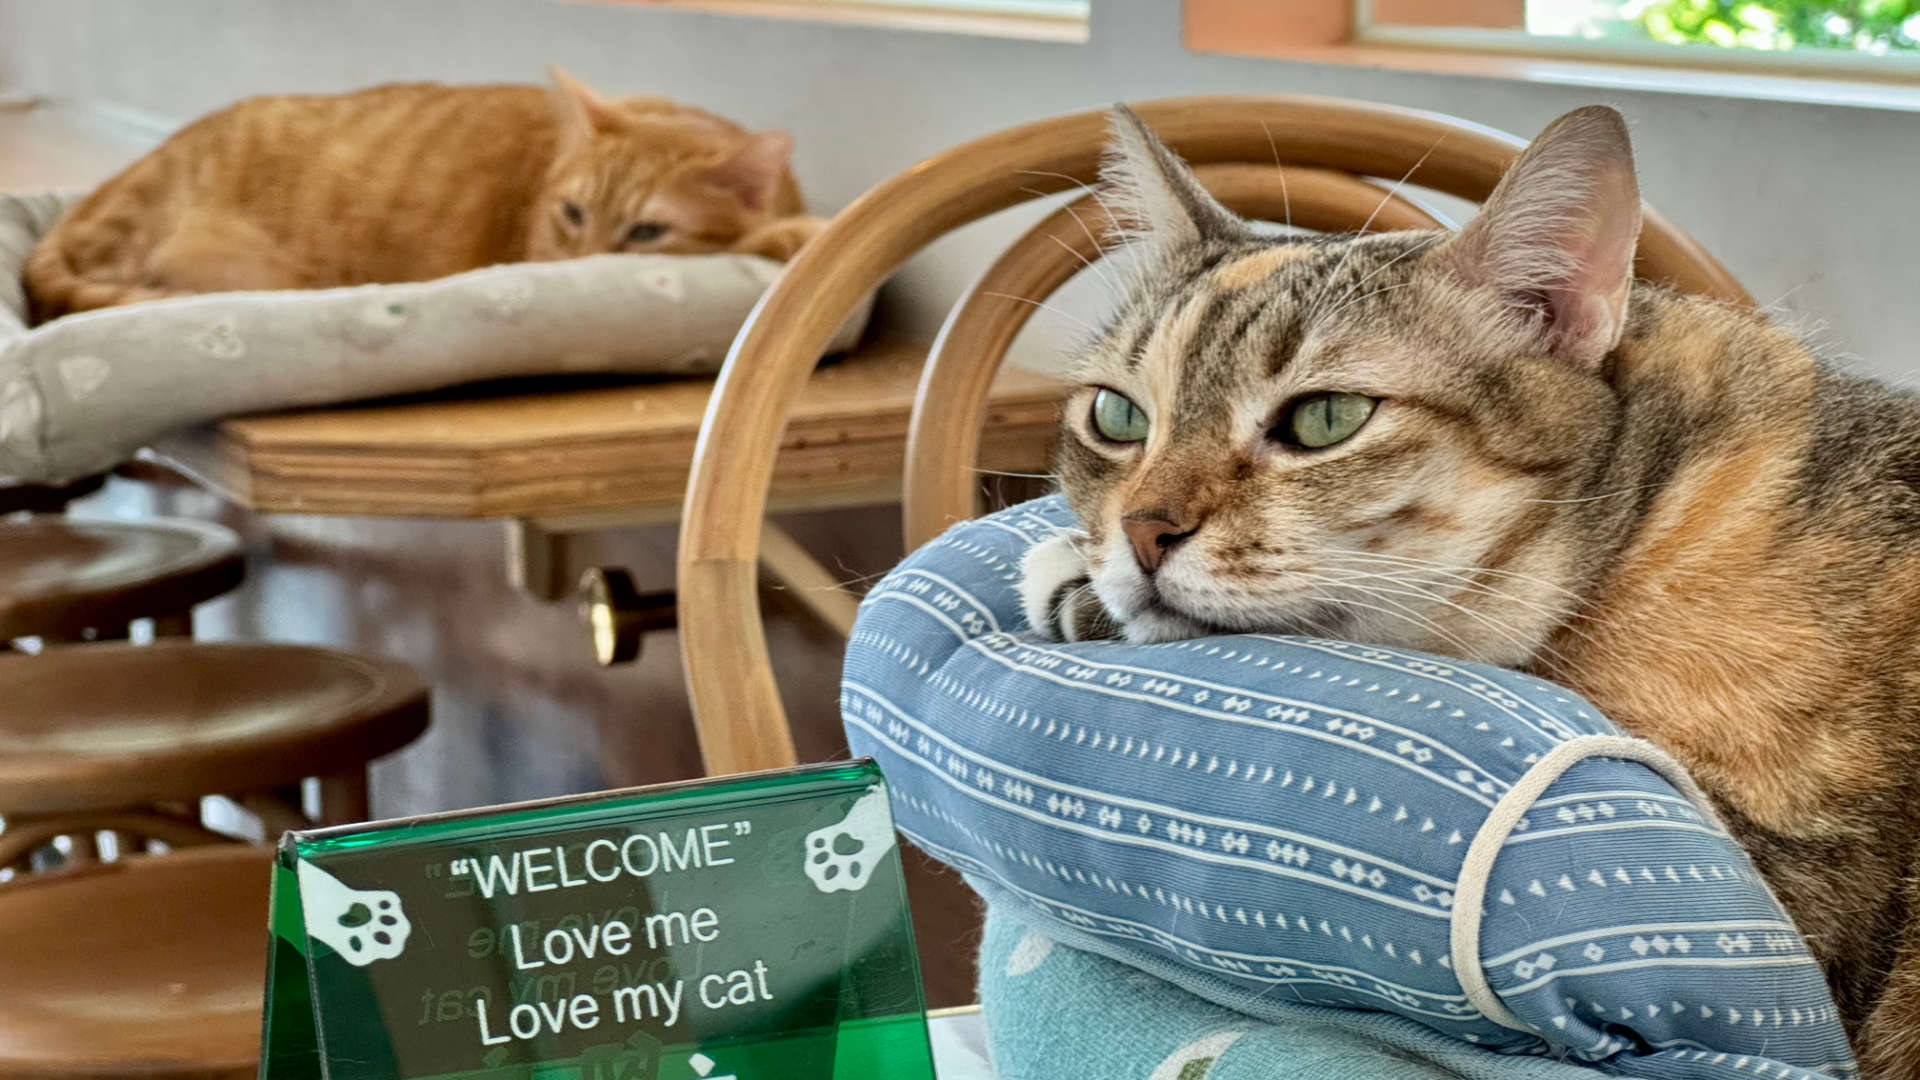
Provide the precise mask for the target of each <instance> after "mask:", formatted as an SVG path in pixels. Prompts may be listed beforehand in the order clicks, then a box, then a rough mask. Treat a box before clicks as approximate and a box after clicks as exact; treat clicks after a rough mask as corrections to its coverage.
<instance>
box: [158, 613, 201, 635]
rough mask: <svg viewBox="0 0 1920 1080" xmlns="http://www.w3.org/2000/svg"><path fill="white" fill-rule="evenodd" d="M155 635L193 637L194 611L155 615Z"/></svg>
mask: <svg viewBox="0 0 1920 1080" xmlns="http://www.w3.org/2000/svg"><path fill="white" fill-rule="evenodd" d="M153 636H154V637H157V638H163V637H185V638H190V637H192V636H193V612H191V611H180V612H175V613H174V614H171V615H155V616H154V617H153Z"/></svg>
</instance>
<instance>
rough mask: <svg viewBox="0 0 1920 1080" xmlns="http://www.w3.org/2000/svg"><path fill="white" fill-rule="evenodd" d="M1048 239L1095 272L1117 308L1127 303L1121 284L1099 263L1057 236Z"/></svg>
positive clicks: (1109, 298) (1108, 297) (1050, 236)
mask: <svg viewBox="0 0 1920 1080" xmlns="http://www.w3.org/2000/svg"><path fill="white" fill-rule="evenodd" d="M1074 216H1075V217H1076V218H1078V216H1079V215H1077V214H1076V215H1074ZM1047 239H1049V240H1051V241H1053V242H1054V243H1056V244H1059V245H1060V250H1062V251H1064V252H1066V253H1067V254H1069V255H1071V256H1073V257H1074V258H1076V259H1078V260H1080V265H1081V266H1083V267H1085V268H1087V269H1088V270H1091V271H1093V273H1094V275H1095V276H1096V277H1098V278H1099V279H1100V281H1101V284H1102V288H1103V289H1104V290H1105V292H1106V294H1107V299H1108V300H1109V301H1110V302H1112V304H1113V305H1114V306H1115V307H1118V306H1120V305H1121V304H1123V303H1125V302H1126V299H1127V298H1126V295H1125V294H1124V293H1122V292H1121V291H1120V285H1119V283H1118V282H1116V281H1114V280H1113V278H1112V277H1109V276H1108V274H1107V272H1106V271H1105V270H1103V269H1101V268H1100V264H1099V263H1096V262H1094V261H1093V260H1092V259H1089V258H1087V257H1086V256H1085V255H1082V254H1080V253H1079V252H1077V251H1075V250H1073V245H1072V244H1069V243H1067V242H1066V241H1065V240H1062V239H1060V238H1059V237H1057V236H1052V235H1049V236H1048V237H1047Z"/></svg>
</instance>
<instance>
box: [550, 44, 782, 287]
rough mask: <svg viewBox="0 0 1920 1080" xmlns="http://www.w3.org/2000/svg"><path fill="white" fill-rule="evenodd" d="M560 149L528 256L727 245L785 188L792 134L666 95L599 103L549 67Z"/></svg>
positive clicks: (776, 203) (764, 217)
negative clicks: (750, 125)
mask: <svg viewBox="0 0 1920 1080" xmlns="http://www.w3.org/2000/svg"><path fill="white" fill-rule="evenodd" d="M556 80H557V84H556V86H555V88H554V104H555V110H556V114H557V120H558V122H559V145H558V147H557V150H556V153H555V155H554V161H553V165H552V168H551V169H550V170H549V171H548V175H547V184H546V187H545V189H544V190H543V191H542V192H541V193H540V195H539V197H538V200H537V203H536V205H535V207H534V211H533V218H532V220H531V222H530V223H529V227H528V232H527V258H529V259H567V258H573V257H576V256H581V255H597V254H602V253H605V252H617V251H627V252H653V253H659V254H669V255H687V254H696V253H700V252H712V251H725V250H727V249H728V248H730V247H732V246H733V244H734V243H735V242H736V241H738V240H739V239H740V238H741V237H742V236H745V235H746V234H747V233H749V232H752V231H753V230H754V229H756V228H759V227H760V226H762V225H765V224H767V223H768V222H769V221H771V220H773V219H774V218H776V217H780V216H784V215H786V214H792V213H795V212H797V210H798V207H797V206H787V205H783V203H784V202H785V201H787V197H788V196H790V193H791V191H792V181H791V179H790V178H789V176H788V173H787V161H788V158H789V156H790V155H791V153H792V149H793V143H792V140H791V139H790V138H789V137H788V136H787V134H786V133H785V132H782V131H763V132H752V133H750V132H747V131H744V130H742V129H740V128H738V127H736V126H734V125H732V124H730V123H728V122H726V121H724V120H721V119H720V118H718V117H715V116H711V115H710V114H707V113H701V112H697V111H695V110H690V109H681V108H679V107H676V106H672V105H670V104H668V103H665V102H659V101H652V100H642V101H634V102H612V101H605V100H603V99H601V98H599V97H598V96H596V95H594V94H593V92H592V91H590V90H588V89H586V88H585V87H583V86H580V85H579V84H578V83H575V82H573V81H572V80H571V79H567V78H565V77H564V76H561V75H558V74H557V73H556Z"/></svg>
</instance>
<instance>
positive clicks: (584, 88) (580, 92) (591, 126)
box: [547, 67, 622, 146]
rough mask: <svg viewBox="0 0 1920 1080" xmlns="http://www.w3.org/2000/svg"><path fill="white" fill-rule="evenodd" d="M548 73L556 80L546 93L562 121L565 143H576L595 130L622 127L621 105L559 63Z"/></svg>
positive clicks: (566, 144)
mask: <svg viewBox="0 0 1920 1080" xmlns="http://www.w3.org/2000/svg"><path fill="white" fill-rule="evenodd" d="M547 75H548V77H550V78H551V79H552V80H553V85H552V86H551V87H549V88H548V91H547V93H548V96H549V97H550V98H552V100H553V117H554V119H555V120H556V121H558V123H559V125H560V143H561V145H562V146H575V145H578V144H579V143H582V142H585V141H586V140H587V139H588V138H590V137H592V136H593V134H594V133H595V132H601V131H613V130H616V129H617V128H619V126H620V123H621V119H622V117H621V114H620V108H619V106H617V105H614V104H613V103H612V102H610V101H608V100H607V99H606V98H603V97H601V96H600V95H599V94H596V93H594V92H593V89H592V88H591V87H589V86H588V85H587V84H586V83H583V82H581V81H580V80H579V79H576V78H574V77H573V76H571V75H569V74H567V73H566V72H564V71H562V70H560V69H559V68H557V67H549V68H548V69H547Z"/></svg>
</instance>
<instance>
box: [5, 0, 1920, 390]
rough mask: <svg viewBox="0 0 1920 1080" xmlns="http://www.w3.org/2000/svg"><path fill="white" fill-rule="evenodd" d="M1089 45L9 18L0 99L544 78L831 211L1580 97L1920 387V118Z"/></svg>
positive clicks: (528, 2) (214, 18)
mask: <svg viewBox="0 0 1920 1080" xmlns="http://www.w3.org/2000/svg"><path fill="white" fill-rule="evenodd" d="M1094 8H1095V10H1094V19H1093V33H1092V40H1091V41H1090V42H1089V43H1087V44H1083V45H1071V44H1044V43H1033V42H1018V41H1006V40H997V39H990V38H979V37H967V36H958V35H950V34H930V33H915V32H903V31H885V30H877V29H866V28H860V27H850V26H844V25H818V24H808V23H797V22H789V21H777V20H763V19H757V18H745V17H728V16H718V15H710V14H700V13H691V12H678V11H663V10H655V9H648V8H642V7H636V6H621V5H598V4H583V3H564V2H556V0H406V2H399V3H396V2H392V0H329V2H318V0H167V2H165V3H154V2H152V0H0V84H8V83H11V84H15V85H18V86H24V87H26V88H29V89H33V90H38V91H42V92H46V93H49V94H52V95H56V96H60V97H66V98H73V99H84V100H90V101H98V102H105V103H110V104H115V105H119V106H122V107H126V108H133V109H138V110H144V111H146V112H150V113H154V114H158V115H160V116H163V117H166V118H168V119H171V120H176V121H177V120H180V119H184V118H187V117H190V116H193V115H195V114H197V113H199V112H202V111H205V110H207V109H210V108H213V107H214V106H217V105H219V104H222V103H223V102H225V101H228V100H230V99H232V98H234V97H238V96H241V95H244V94H250V93H259V92H269V91H300V90H339V89H347V88H351V87H355V86H360V85H363V84H367V83H372V82H377V81H384V80H390V79H399V78H437V79H447V80H460V81H478V80H516V81H531V80H536V79H538V78H540V76H541V72H542V70H543V67H544V65H546V64H547V63H549V62H556V63H559V64H561V65H563V66H565V67H568V68H570V69H572V70H573V71H574V72H575V73H576V74H578V75H580V76H581V77H583V78H585V79H586V80H588V81H589V82H591V83H594V84H596V85H599V86H601V87H603V88H605V89H608V90H610V91H620V92H636V93H638V92H646V93H661V94H668V95H673V96H678V97H682V98H686V99H689V100H693V101H696V102H698V103H700V104H702V105H704V106H707V107H710V108H713V109H716V110H718V111H720V112H723V113H727V114H730V115H734V116H736V117H738V118H740V119H741V120H743V121H745V122H748V123H751V124H756V125H765V126H772V125H778V126H783V127H786V128H788V129H790V130H792V131H793V132H794V134H795V136H796V137H797V139H798V143H799V152H798V168H799V171H800V175H801V179H802V181H803V183H804V185H805V186H806V188H807V189H808V191H809V193H810V195H811V196H812V197H813V199H814V201H815V202H816V203H817V204H819V205H820V206H822V207H825V208H834V207H838V206H840V205H842V204H844V203H845V202H847V201H848V200H849V199H851V198H852V197H854V196H855V195H857V194H858V193H859V192H860V191H862V190H863V189H864V188H866V187H867V186H868V185H869V184H871V183H872V182H873V181H875V180H876V179H878V178H880V177H883V176H886V175H888V174H890V173H892V172H895V171H897V170H899V169H900V168H902V167H904V166H906V165H908V164H910V163H912V162H913V161H915V160H916V159H918V158H919V157H921V156H924V155H925V154H928V153H930V152H932V151H935V150H938V149H941V148H943V147H946V146H949V145H951V144H953V143H956V142H959V141H962V140H964V139H966V138H968V137H970V136H974V135H978V134H981V133H984V132H987V131H991V130H994V129H996V128H1000V127H1004V126H1007V125H1011V124H1017V123H1020V122H1022V121H1026V120H1030V119H1033V118H1036V117H1040V116H1045V115H1048V114H1053V113H1059V112H1064V111H1069V110H1075V109H1081V108H1087V107H1092V106H1098V105H1103V104H1106V103H1108V102H1111V101H1114V100H1120V99H1138V98H1149V97H1159V96H1168V95H1179V94H1195V93H1213V92H1296V93H1316V94H1333V95H1340V96H1345V97H1353V98H1363V99H1368V100H1373V101H1382V102H1390V103H1393V104H1399V105H1408V106H1414V107H1419V108H1425V109H1433V110H1438V111H1441V112H1447V113H1452V114H1455V115H1458V116H1463V117H1467V118H1469V119H1472V120H1475V121H1479V122H1481V123H1486V124H1490V125H1493V126H1495V127H1500V128H1505V129H1507V130H1510V131H1514V132H1517V133H1521V134H1531V133H1532V132H1534V131H1537V130H1538V129H1539V128H1540V127H1541V126H1542V125H1543V124H1545V123H1546V122H1547V121H1548V120H1550V119H1551V118H1552V117H1554V116H1555V115H1557V114H1559V113H1560V112H1563V111H1565V110H1567V109H1569V108H1572V107H1574V106H1576V105H1580V104H1585V103H1588V102H1591V101H1595V100H1601V101H1609V102H1611V103H1613V104H1616V105H1618V106H1620V107H1621V108H1622V109H1624V110H1625V111H1626V113H1627V114H1628V116H1629V117H1630V118H1631V120H1632V122H1633V125H1634V134H1635V139H1636V142H1637V144H1638V146H1639V150H1640V159H1641V171H1642V176H1643V181H1642V182H1643V186H1644V189H1645V191H1646V194H1647V197H1648V198H1649V200H1650V201H1652V202H1653V203H1654V204H1655V205H1657V206H1659V207H1660V208H1661V209H1662V210H1663V211H1665V212H1666V213H1667V214H1668V215H1669V216H1670V217H1671V218H1673V219H1674V220H1675V221H1677V222H1679V223H1680V224H1681V225H1682V226H1683V227H1685V228H1687V229H1688V230H1690V231H1691V232H1693V233H1694V234H1695V235H1696V236H1697V237H1699V238H1700V239H1701V240H1702V241H1703V242H1704V243H1705V244H1706V245H1707V247H1708V248H1709V249H1711V250H1712V251H1714V252H1715V253H1716V254H1717V255H1718V256H1719V257H1720V258H1721V259H1722V260H1723V261H1724V262H1725V263H1727V265H1728V266H1729V267H1730V268H1731V269H1732V270H1733V272H1734V273H1735V274H1737V275H1738V276H1739V277H1740V278H1741V279H1742V280H1743V281H1744V282H1746V283H1747V285H1748V287H1749V289H1750V290H1751V291H1752V292H1753V293H1754V294H1755V295H1756V296H1758V297H1759V298H1760V299H1761V301H1762V302H1770V301H1774V300H1776V299H1778V298H1783V297H1784V299H1785V306H1787V307H1789V308H1791V309H1792V310H1794V311H1796V312H1801V313H1804V314H1806V315H1808V316H1811V317H1812V318H1814V319H1816V320H1819V321H1821V322H1824V323H1825V324H1826V325H1827V327H1828V332H1827V333H1826V334H1825V335H1824V336H1825V339H1826V340H1828V341H1829V342H1830V343H1832V344H1833V345H1834V346H1836V347H1838V348H1840V349H1844V350H1846V351H1848V352H1851V353H1854V354H1857V355H1859V356H1860V357H1861V358H1862V359H1863V362H1864V364H1865V366H1866V367H1868V368H1869V369H1871V370H1874V371H1876V372H1879V373H1881V374H1884V375H1889V376H1894V377H1897V378H1900V379H1902V380H1904V381H1908V382H1913V383H1920V345H1916V344H1915V343H1916V342H1920V305H1916V304H1914V303H1912V302H1911V300H1910V299H1909V298H1910V295H1911V292H1912V289H1911V286H1912V284H1913V282H1914V280H1915V277H1914V270H1915V268H1916V267H1920V192H1916V190H1915V178H1916V177H1920V113H1911V112H1897V111H1888V110H1875V109H1862V108H1842V107H1832V106H1814V105H1786V104H1778V103H1771V102H1751V101H1736V100H1723V99H1715V98H1709V97H1697V96H1688V95H1677V94H1675V95H1669V94H1650V93H1637V92H1621V91H1604V92H1603V91H1592V90H1587V89H1582V88H1579V87H1570V86H1556V85H1539V84H1516V83H1508V82H1501V81H1495V80H1483V79H1473V78H1464V77H1456V76H1443V75H1415V74H1400V73H1389V72H1382V71H1376V70H1370V69H1363V68H1354V67H1340V66H1322V65H1311V64H1299V63H1288V62H1280V61H1269V60H1255V59H1239V58H1230V57H1219V56H1205V55H1194V54H1190V53H1188V52H1187V51H1186V50H1185V49H1184V48H1183V47H1182V46H1181V44H1180V34H1179V13H1178V4H1177V3H1176V2H1175V0H1095V4H1094ZM1008 227H1009V226H1008V225H1007V224H1006V223H990V224H989V225H987V226H984V227H976V229H975V230H974V236H973V237H971V238H969V237H967V236H962V237H960V238H959V239H958V240H957V241H952V242H948V243H947V244H945V245H944V246H942V247H940V248H937V249H936V250H935V251H934V252H932V253H930V255H929V256H928V257H924V258H922V259H920V260H918V261H916V262H915V263H914V264H912V265H911V266H910V267H909V269H908V272H907V275H906V277H905V278H904V279H903V285H904V291H905V292H906V293H907V294H909V295H910V296H911V297H912V298H913V302H914V303H915V305H916V310H917V311H918V312H919V314H920V315H921V317H923V318H929V317H932V316H931V315H930V314H929V313H930V312H933V311H935V310H936V309H937V307H936V304H935V301H936V300H942V299H950V298H951V296H952V295H953V293H954V292H956V291H957V290H958V289H959V287H960V286H961V285H963V284H964V283H965V281H966V280H967V279H968V278H969V277H970V276H971V274H972V273H973V272H974V271H976V270H977V269H978V268H979V266H980V263H979V261H978V259H977V256H975V255H972V254H971V253H977V252H981V251H984V250H985V247H984V243H985V240H986V239H987V238H988V236H987V235H983V234H982V231H981V230H982V229H984V230H985V234H989V235H990V234H996V233H1004V232H1005V231H1006V229H1007V228H1008Z"/></svg>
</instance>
